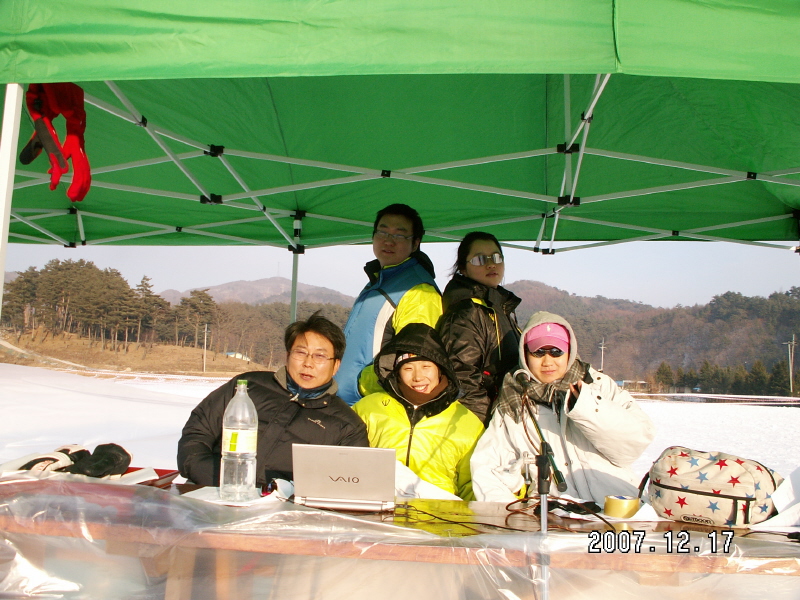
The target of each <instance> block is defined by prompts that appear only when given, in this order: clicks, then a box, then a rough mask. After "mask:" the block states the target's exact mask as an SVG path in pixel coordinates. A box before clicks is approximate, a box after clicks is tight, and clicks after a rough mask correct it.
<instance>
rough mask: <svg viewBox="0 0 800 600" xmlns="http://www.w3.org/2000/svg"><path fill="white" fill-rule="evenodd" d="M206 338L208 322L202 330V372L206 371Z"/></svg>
mask: <svg viewBox="0 0 800 600" xmlns="http://www.w3.org/2000/svg"><path fill="white" fill-rule="evenodd" d="M207 340H208V323H206V326H205V330H204V331H203V373H205V372H206V341H207Z"/></svg>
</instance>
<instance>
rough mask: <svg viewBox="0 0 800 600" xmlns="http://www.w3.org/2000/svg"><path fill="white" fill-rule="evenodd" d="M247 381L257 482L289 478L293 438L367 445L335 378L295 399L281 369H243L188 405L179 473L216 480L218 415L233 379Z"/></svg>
mask: <svg viewBox="0 0 800 600" xmlns="http://www.w3.org/2000/svg"><path fill="white" fill-rule="evenodd" d="M239 379H246V380H247V381H248V385H247V393H248V394H249V395H250V398H251V399H252V400H253V404H255V407H256V411H257V412H258V452H257V461H258V463H257V464H258V466H257V471H256V473H257V474H256V482H257V483H258V484H259V485H262V484H264V483H266V482H268V481H269V480H270V479H273V478H275V477H280V478H283V479H292V443H297V444H324V445H329V446H369V439H368V438H367V429H366V427H365V426H364V423H363V421H362V420H361V419H360V418H359V417H358V415H356V413H354V412H353V409H351V408H350V407H349V406H347V404H345V402H344V400H342V399H341V398H339V397H338V396H336V395H335V394H336V390H337V387H336V382H335V381H334V382H333V384H332V385H331V387H330V388H329V389H328V392H327V393H326V394H323V395H322V396H320V397H319V398H313V399H300V398H297V397H296V396H295V397H293V396H291V394H290V393H289V391H288V390H287V389H286V370H285V369H283V368H282V369H279V370H278V371H277V372H275V373H272V372H268V371H253V372H250V373H243V374H242V375H239V376H237V377H234V378H233V379H231V380H230V381H229V382H228V383H226V384H224V385H222V386H221V387H219V388H217V389H216V390H214V391H213V392H211V393H210V394H209V395H208V396H207V397H206V398H205V399H204V400H203V401H202V402H201V403H200V404H198V405H197V406H196V407H195V409H194V410H193V411H192V414H191V416H190V417H189V420H188V421H187V422H186V425H185V426H184V428H183V434H182V435H181V439H180V441H179V442H178V467H179V469H180V471H181V475H183V476H184V477H186V479H188V480H190V481H193V482H194V483H198V484H200V485H213V486H216V485H219V469H220V459H221V458H222V452H221V449H220V447H221V444H222V416H223V414H224V413H225V407H226V406H227V405H228V402H229V401H230V399H231V398H233V395H234V394H235V393H236V382H237V381H238V380H239Z"/></svg>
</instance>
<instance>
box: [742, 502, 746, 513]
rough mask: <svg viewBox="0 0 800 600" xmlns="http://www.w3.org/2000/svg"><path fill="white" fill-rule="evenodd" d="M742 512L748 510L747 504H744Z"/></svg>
mask: <svg viewBox="0 0 800 600" xmlns="http://www.w3.org/2000/svg"><path fill="white" fill-rule="evenodd" d="M742 512H743V513H746V512H747V504H742Z"/></svg>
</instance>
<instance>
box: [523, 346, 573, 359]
mask: <svg viewBox="0 0 800 600" xmlns="http://www.w3.org/2000/svg"><path fill="white" fill-rule="evenodd" d="M528 352H530V354H531V356H535V357H536V358H544V355H545V354H549V355H550V356H552V357H553V358H558V357H559V356H564V351H563V350H561V349H560V348H539V349H538V350H536V351H535V352H531V351H530V350H528Z"/></svg>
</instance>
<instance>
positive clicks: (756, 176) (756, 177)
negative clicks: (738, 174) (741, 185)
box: [747, 171, 758, 179]
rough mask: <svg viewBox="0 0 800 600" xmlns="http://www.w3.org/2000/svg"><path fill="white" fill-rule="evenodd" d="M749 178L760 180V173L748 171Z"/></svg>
mask: <svg viewBox="0 0 800 600" xmlns="http://www.w3.org/2000/svg"><path fill="white" fill-rule="evenodd" d="M747 178H748V179H758V173H754V172H753V171H748V172H747Z"/></svg>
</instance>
